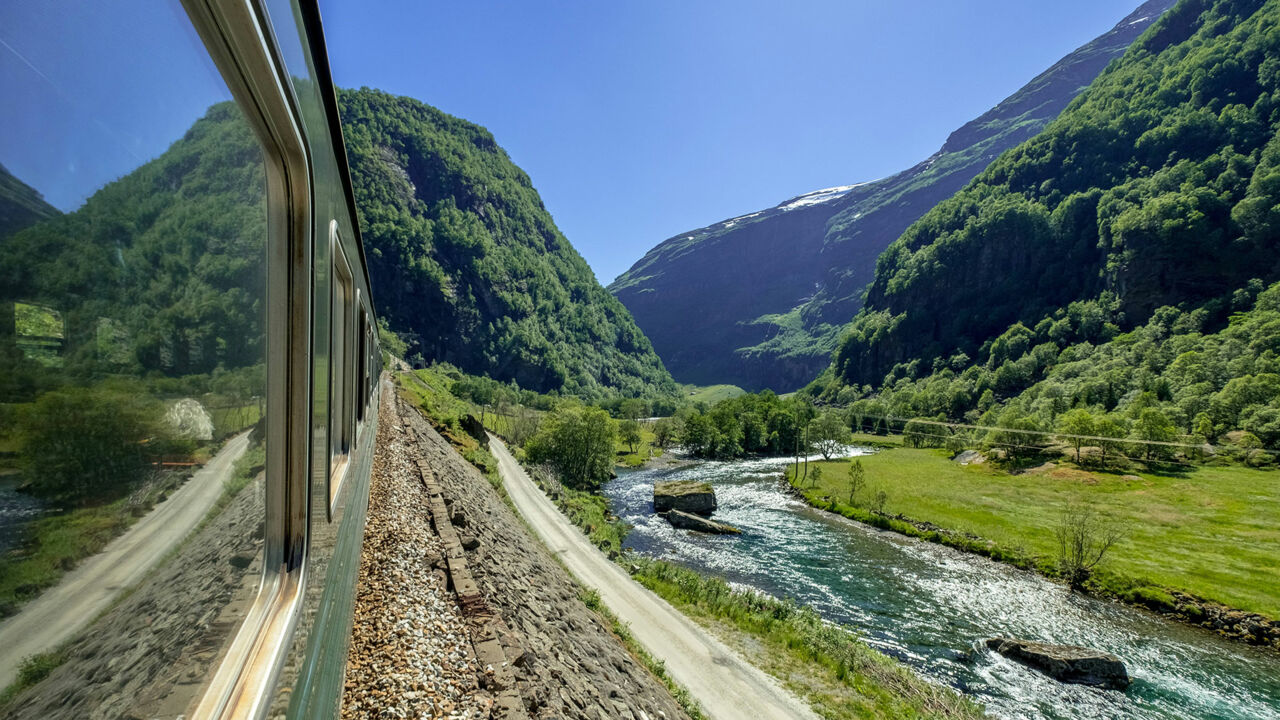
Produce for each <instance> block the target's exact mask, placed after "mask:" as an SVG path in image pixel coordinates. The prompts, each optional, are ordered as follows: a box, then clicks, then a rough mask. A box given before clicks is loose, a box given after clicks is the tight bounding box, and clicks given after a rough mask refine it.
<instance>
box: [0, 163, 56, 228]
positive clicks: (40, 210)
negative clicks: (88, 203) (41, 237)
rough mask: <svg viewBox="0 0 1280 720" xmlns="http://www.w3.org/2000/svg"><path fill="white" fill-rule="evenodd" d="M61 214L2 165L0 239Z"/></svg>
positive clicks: (0, 179) (0, 169) (0, 168)
mask: <svg viewBox="0 0 1280 720" xmlns="http://www.w3.org/2000/svg"><path fill="white" fill-rule="evenodd" d="M58 214H60V213H59V212H58V209H57V208H55V207H54V206H52V205H50V204H49V203H47V202H45V201H44V198H43V197H41V196H40V193H38V192H36V191H35V190H34V189H33V188H31V187H29V186H28V185H27V184H26V183H24V182H22V181H21V180H19V179H18V178H16V177H14V176H13V175H12V174H11V173H10V172H9V170H8V168H6V167H5V166H4V165H0V237H5V236H6V235H12V234H14V233H15V232H18V231H19V230H21V229H23V228H25V227H29V226H31V225H34V224H36V223H37V222H39V221H41V220H47V219H48V218H51V217H54V216H55V215H58Z"/></svg>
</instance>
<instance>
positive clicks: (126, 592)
mask: <svg viewBox="0 0 1280 720" xmlns="http://www.w3.org/2000/svg"><path fill="white" fill-rule="evenodd" d="M110 5H111V6H110V7H109V8H108V7H105V6H104V7H102V8H97V7H96V6H93V5H77V6H75V7H74V8H72V7H70V6H64V5H63V4H55V3H38V2H36V3H6V4H5V5H4V7H3V9H0V33H2V36H0V39H3V40H4V45H3V47H0V90H2V91H3V95H4V97H5V103H4V105H3V107H0V122H2V123H3V127H4V128H5V132H4V133H3V134H0V617H2V618H3V619H2V620H0V686H10V684H11V683H16V684H15V685H13V686H12V687H11V689H10V691H9V692H7V693H6V695H5V696H4V699H2V700H0V702H3V703H5V704H4V705H3V706H0V715H4V716H6V717H18V718H25V717H32V718H36V717H38V718H62V717H68V718H71V717H74V718H94V717H119V716H129V717H170V718H173V717H179V716H183V715H189V713H190V711H191V709H192V707H193V705H194V703H195V702H196V701H197V700H198V699H199V695H200V694H201V691H202V690H203V689H204V687H205V683H206V682H207V680H208V679H209V677H210V675H211V674H212V672H213V670H214V668H215V666H216V665H217V663H218V662H219V660H220V659H221V658H222V656H223V653H224V651H225V646H226V644H227V643H228V642H229V640H230V639H231V638H232V636H233V635H234V633H235V631H236V629H237V628H238V627H239V625H240V622H241V620H242V619H243V617H244V615H245V613H246V611H247V609H248V606H249V604H250V602H251V601H252V600H253V598H254V596H255V594H256V591H257V587H258V585H259V583H260V580H261V577H262V572H263V569H262V544H263V523H264V517H265V514H264V504H263V499H264V494H265V493H264V488H263V483H264V482H265V479H264V478H263V467H264V465H265V450H264V447H263V441H262V435H263V433H262V429H263V428H262V423H261V421H262V418H263V417H264V415H265V411H266V408H265V386H264V385H265V378H266V372H265V358H266V339H265V332H264V326H265V316H264V312H265V306H266V267H265V266H266V205H265V185H264V182H265V180H264V171H263V158H262V153H261V149H260V147H259V145H258V143H257V141H256V139H255V137H254V135H253V133H252V131H251V130H250V128H249V125H248V124H247V122H246V120H245V118H244V116H243V114H242V112H241V111H240V109H239V108H238V107H237V106H236V105H235V104H234V103H233V102H232V101H231V100H230V94H229V92H228V91H227V88H226V86H225V85H224V84H223V83H222V81H221V79H220V78H219V76H218V74H217V72H216V70H215V69H214V68H213V66H212V63H211V62H210V61H209V59H208V57H207V55H206V53H205V50H204V48H203V46H202V45H201V44H200V42H199V41H198V39H197V37H196V34H195V32H194V31H193V29H192V28H191V27H190V24H189V22H188V20H187V19H186V16H185V14H184V13H183V12H182V10H181V6H180V5H179V4H178V3H176V2H175V3H173V4H172V6H170V7H167V8H164V7H157V6H156V4H154V3H147V4H143V3H139V4H138V6H137V7H122V6H121V5H120V4H115V3H112V4H110ZM122 38H127V42H121V39H122Z"/></svg>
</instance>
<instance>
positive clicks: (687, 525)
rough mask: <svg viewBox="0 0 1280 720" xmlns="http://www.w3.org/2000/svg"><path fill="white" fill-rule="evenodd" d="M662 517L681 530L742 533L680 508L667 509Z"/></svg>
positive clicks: (729, 533)
mask: <svg viewBox="0 0 1280 720" xmlns="http://www.w3.org/2000/svg"><path fill="white" fill-rule="evenodd" d="M663 517H665V518H666V519H667V522H669V523H671V527H674V528H680V529H681V530H697V531H698V532H704V533H713V534H715V535H741V534H742V531H741V530H739V529H738V528H736V527H734V526H732V525H726V524H724V523H721V522H716V521H715V520H708V519H707V518H704V517H700V516H698V515H692V514H690V513H687V512H681V511H680V510H669V511H667V512H666V513H664V514H663Z"/></svg>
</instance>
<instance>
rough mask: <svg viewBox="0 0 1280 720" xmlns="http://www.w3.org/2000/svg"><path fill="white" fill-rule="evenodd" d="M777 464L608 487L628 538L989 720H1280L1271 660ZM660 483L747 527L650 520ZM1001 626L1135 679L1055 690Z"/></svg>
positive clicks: (716, 467) (685, 471)
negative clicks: (913, 534) (966, 546)
mask: <svg viewBox="0 0 1280 720" xmlns="http://www.w3.org/2000/svg"><path fill="white" fill-rule="evenodd" d="M866 452H870V451H863V450H853V451H852V452H851V453H850V454H865V453H866ZM787 462H788V461H787V460H786V459H776V458H771V459H756V460H740V461H731V462H705V463H700V464H697V465H692V466H686V467H681V468H676V469H674V470H673V469H669V468H667V469H661V468H660V469H646V470H637V471H632V472H622V473H620V475H619V477H618V478H617V479H616V480H613V481H612V482H610V483H609V484H607V485H606V486H605V488H604V493H605V495H606V496H607V497H608V499H609V502H610V505H611V507H612V509H613V511H614V513H616V514H617V515H618V516H619V517H621V518H622V519H623V520H625V521H627V522H628V523H630V524H631V525H633V526H634V529H633V530H632V531H631V533H630V535H629V536H628V538H627V541H626V546H627V547H629V548H632V549H634V550H636V551H638V552H641V553H644V554H647V555H650V556H654V557H662V558H664V559H667V560H670V561H672V562H676V563H678V564H680V565H683V566H686V567H689V568H692V569H694V570H698V571H700V572H704V573H709V574H713V575H718V576H720V577H723V578H725V579H726V580H728V581H729V582H730V583H733V584H735V585H738V586H743V587H750V588H754V589H757V590H760V591H762V592H765V593H769V594H771V595H774V596H777V597H788V596H789V597H793V598H795V599H796V600H797V601H799V602H801V603H804V604H807V605H810V606H811V607H813V608H814V609H816V610H817V611H818V612H819V613H821V614H822V616H823V617H825V618H826V619H828V620H831V621H835V622H840V623H845V624H848V625H851V626H853V627H854V628H856V629H857V630H858V631H859V632H860V633H861V634H862V636H863V637H864V639H865V640H866V641H867V642H868V643H870V644H871V645H872V646H874V647H875V648H877V649H878V650H880V651H882V652H884V653H886V654H888V655H891V656H893V657H896V658H898V659H900V660H902V661H903V662H905V663H907V664H909V665H911V666H912V667H914V668H915V669H916V670H917V671H919V672H920V673H921V674H923V675H924V676H926V677H928V678H930V679H933V680H935V681H937V682H940V683H945V684H947V685H950V686H952V687H955V688H958V689H960V690H962V691H964V692H966V693H968V694H969V695H970V696H971V697H973V698H974V699H975V700H977V701H978V702H981V703H982V704H984V705H985V706H986V708H987V710H988V712H989V713H991V714H992V715H995V716H997V717H1002V718H1018V719H1019V720H1021V719H1022V718H1044V719H1054V720H1059V719H1062V720H1065V719H1072V720H1074V719H1077V718H1078V719H1080V720H1084V719H1086V718H1087V719H1089V720H1094V719H1101V718H1106V719H1111V718H1114V719H1117V720H1118V719H1120V718H1142V719H1146V718H1186V719H1188V720H1190V719H1191V718H1196V719H1201V718H1212V719H1215V720H1216V719H1222V720H1228V719H1230V720H1236V719H1246V718H1247V719H1250V720H1253V719H1265V720H1280V653H1277V652H1274V651H1270V650H1262V649H1258V648H1252V647H1248V646H1245V645H1242V644H1240V643H1235V642H1231V641H1228V640H1226V639H1224V638H1221V637H1219V636H1217V635H1215V634H1213V633H1211V632H1209V631H1207V630H1201V629H1199V628H1192V627H1187V626H1184V625H1181V624H1179V623H1174V622H1170V621H1166V620H1163V619H1161V618H1159V617H1157V616H1154V615H1152V614H1149V613H1146V612H1144V611H1140V610H1136V609H1133V608H1129V607H1125V606H1123V605H1120V604H1117V603H1112V602H1107V601H1102V600H1097V599H1094V598H1088V597H1083V596H1080V595H1078V594H1072V593H1068V592H1067V591H1066V590H1065V589H1064V588H1063V587H1062V586H1060V585H1056V584H1054V583H1051V582H1049V581H1047V580H1045V579H1044V578H1041V577H1039V576H1038V575H1035V574H1033V573H1028V572H1025V571H1021V570H1017V569H1016V568H1012V567H1009V566H1006V565H1001V564H999V563H996V562H993V561H991V560H988V559H986V558H982V557H978V556H975V555H970V554H967V553H962V552H960V551H957V550H953V549H951V548H947V547H943V546H941V545H935V544H932V543H927V542H923V541H920V540H916V539H913V538H907V537H903V536H901V535H897V534H894V533H890V532H885V531H880V530H877V529H874V528H871V527H868V526H865V525H862V524H860V523H855V522H853V521H850V520H846V519H845V518H842V517H838V516H835V515H832V514H831V513H826V512H822V511H818V510H814V509H813V508H810V507H809V506H808V505H806V504H805V503H803V502H801V501H799V500H797V499H795V498H794V497H792V496H791V495H789V494H788V493H787V492H786V490H785V487H784V485H783V483H782V481H781V480H780V475H781V472H782V469H783V467H785V465H786V464H787ZM671 479H691V480H705V481H709V482H710V483H711V484H712V485H713V486H714V487H715V491H716V496H717V499H718V501H719V504H720V509H719V510H717V511H716V513H715V519H716V520H720V521H723V522H727V523H729V524H731V525H735V526H737V527H738V528H741V529H742V531H743V535H741V536H739V537H734V536H712V535H701V534H697V533H693V532H688V531H683V530H675V529H674V528H672V527H671V526H670V525H668V524H667V522H666V521H665V520H663V519H662V518H660V517H659V516H657V515H654V514H653V502H652V501H653V483H654V481H655V480H671ZM996 635H1007V636H1014V637H1019V638H1026V639H1033V640H1040V641H1045V642H1053V643H1069V644H1077V645H1085V646H1088V647H1093V648H1097V649H1100V650H1105V651H1107V652H1110V653H1114V654H1115V655H1118V656H1119V657H1120V658H1122V659H1123V660H1124V661H1125V663H1126V665H1127V666H1128V668H1129V673H1130V675H1131V676H1132V677H1133V684H1132V685H1131V686H1130V687H1129V689H1128V690H1126V691H1123V692H1121V691H1114V690H1099V689H1095V688H1089V687H1085V686H1081V685H1064V684H1059V683H1058V682H1056V681H1054V680H1051V679H1049V678H1048V677H1046V676H1044V675H1041V674H1039V673H1037V672H1035V671H1032V670H1030V669H1028V668H1026V667H1024V666H1022V665H1019V664H1018V663H1016V662H1013V661H1011V660H1008V659H1006V658H1003V657H1001V656H999V655H997V654H995V653H993V652H990V651H988V650H986V649H985V648H984V647H982V646H981V644H980V641H981V640H983V639H984V638H988V637H993V636H996Z"/></svg>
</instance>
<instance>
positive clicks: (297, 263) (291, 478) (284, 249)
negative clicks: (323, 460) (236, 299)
mask: <svg viewBox="0 0 1280 720" xmlns="http://www.w3.org/2000/svg"><path fill="white" fill-rule="evenodd" d="M182 5H183V7H184V8H185V10H186V11H187V15H188V17H189V18H190V19H191V22H192V25H193V26H194V27H195V29H196V32H197V33H198V34H199V36H200V39H201V40H202V41H203V43H204V45H205V48H206V49H207V51H208V52H209V55H210V57H211V58H212V60H213V62H214V65H215V66H216V67H217V68H218V70H219V72H220V73H221V75H222V77H223V80H224V81H225V82H226V83H227V86H228V88H229V89H230V90H231V94H232V97H233V98H234V99H235V101H236V103H237V104H238V105H239V106H240V108H241V109H242V110H243V111H244V114H245V116H246V118H247V120H248V122H249V124H250V126H251V127H252V128H253V130H254V133H255V134H256V135H257V137H258V140H259V142H260V143H261V145H262V149H263V156H264V166H265V171H266V179H267V288H268V289H267V306H266V315H267V338H268V342H267V362H266V366H267V416H266V440H267V446H266V473H267V482H266V498H265V504H266V519H265V524H264V535H265V537H264V542H263V553H264V558H263V576H262V583H261V585H260V587H259V591H258V594H257V596H256V597H255V599H254V601H253V605H252V606H251V608H250V610H249V612H248V614H247V615H246V617H245V620H244V622H243V623H242V624H241V626H240V628H239V629H238V630H237V632H236V636H235V639H234V640H233V641H232V643H231V645H230V647H229V649H228V651H227V653H226V655H225V656H224V657H223V659H222V661H221V662H220V664H219V666H218V669H217V671H216V672H215V674H214V676H213V678H212V680H211V682H210V684H209V686H208V687H207V688H206V690H205V693H204V695H203V697H202V698H201V700H200V702H199V704H198V706H197V707H196V710H195V713H194V717H196V718H258V717H262V716H264V715H265V714H266V712H267V710H268V708H269V707H270V701H271V695H272V693H271V690H272V688H273V687H274V686H275V684H276V681H277V679H278V677H279V674H280V668H281V665H282V663H283V660H284V655H285V651H286V650H287V647H288V644H289V642H290V640H291V637H292V631H293V626H294V624H295V623H296V621H297V615H298V613H297V610H298V605H299V601H300V600H301V598H302V589H303V588H304V586H305V581H306V578H305V570H306V568H305V563H304V560H305V558H306V549H307V521H308V501H309V498H308V495H309V493H308V488H309V470H310V457H309V449H310V431H311V382H310V380H311V372H312V369H311V357H310V355H311V339H312V338H311V310H312V285H311V269H312V250H311V179H310V176H311V173H310V157H309V155H308V151H307V145H306V140H305V135H304V131H303V125H302V121H301V114H300V112H299V110H298V104H297V101H296V99H295V98H294V96H293V91H292V86H291V85H290V83H289V81H288V74H287V73H286V71H285V69H284V63H283V61H282V59H281V57H280V52H279V49H278V46H277V44H276V42H275V37H274V35H273V34H272V31H271V24H270V21H269V20H268V14H267V12H266V10H265V8H263V7H262V6H261V4H260V3H259V2H257V1H256V0H182Z"/></svg>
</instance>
